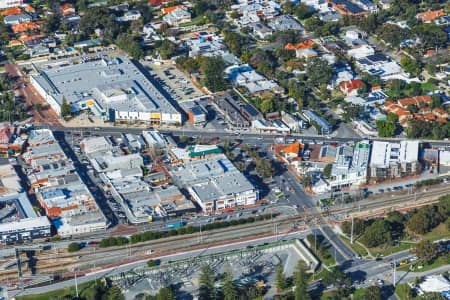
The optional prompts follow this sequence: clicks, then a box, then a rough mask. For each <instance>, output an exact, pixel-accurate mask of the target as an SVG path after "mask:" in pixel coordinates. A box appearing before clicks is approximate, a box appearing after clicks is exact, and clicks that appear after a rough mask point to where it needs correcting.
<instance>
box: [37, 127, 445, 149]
mask: <svg viewBox="0 0 450 300" xmlns="http://www.w3.org/2000/svg"><path fill="white" fill-rule="evenodd" d="M40 128H49V129H52V130H54V131H57V132H58V131H71V132H80V131H84V132H87V131H89V132H91V133H95V134H100V135H120V134H122V133H133V134H140V133H142V130H150V129H156V130H159V131H160V132H162V133H169V134H172V135H175V136H181V135H184V136H198V137H221V138H228V139H233V140H236V139H242V140H243V142H244V143H246V144H259V143H261V141H262V140H264V141H272V142H274V139H275V138H277V137H283V136H285V135H283V134H265V133H258V132H251V131H249V130H243V131H240V132H239V135H237V134H235V133H234V132H233V131H231V130H230V131H226V130H208V129H202V128H196V129H195V130H191V129H183V128H147V129H145V128H136V127H98V129H97V127H96V128H92V127H86V128H82V127H55V126H51V125H43V126H40ZM236 132H237V131H236ZM291 136H292V137H294V138H298V139H303V140H304V142H306V143H308V142H311V141H328V142H341V143H347V142H358V141H360V140H361V138H356V137H332V136H323V135H304V134H295V133H293V134H291ZM368 140H376V141H399V140H405V139H402V138H373V137H371V138H368ZM422 142H427V143H430V144H431V145H433V146H437V147H439V146H442V147H445V146H450V141H445V140H439V141H435V140H423V141H422Z"/></svg>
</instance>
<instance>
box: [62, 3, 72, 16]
mask: <svg viewBox="0 0 450 300" xmlns="http://www.w3.org/2000/svg"><path fill="white" fill-rule="evenodd" d="M61 13H62V15H63V16H68V15H71V14H74V13H75V6H73V4H71V3H64V4H61Z"/></svg>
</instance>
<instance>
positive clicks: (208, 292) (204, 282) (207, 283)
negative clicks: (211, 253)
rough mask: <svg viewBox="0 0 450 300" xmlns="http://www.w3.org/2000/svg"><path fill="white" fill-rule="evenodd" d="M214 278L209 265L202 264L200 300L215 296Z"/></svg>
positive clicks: (209, 299)
mask: <svg viewBox="0 0 450 300" xmlns="http://www.w3.org/2000/svg"><path fill="white" fill-rule="evenodd" d="M214 283H215V278H214V273H213V271H212V270H211V268H210V267H209V265H206V266H203V267H202V268H201V271H200V290H199V299H200V300H211V299H214V298H215V294H216V291H215V287H214Z"/></svg>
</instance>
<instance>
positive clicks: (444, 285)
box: [420, 275, 450, 293]
mask: <svg viewBox="0 0 450 300" xmlns="http://www.w3.org/2000/svg"><path fill="white" fill-rule="evenodd" d="M420 289H421V290H422V291H423V292H438V293H441V292H447V291H450V282H449V281H448V280H447V279H446V278H445V277H444V276H442V275H434V276H428V277H426V278H425V281H424V282H422V283H421V284H420Z"/></svg>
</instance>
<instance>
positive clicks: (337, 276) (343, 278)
mask: <svg viewBox="0 0 450 300" xmlns="http://www.w3.org/2000/svg"><path fill="white" fill-rule="evenodd" d="M323 284H324V286H326V287H327V286H330V285H335V286H338V287H341V286H350V284H351V279H350V277H348V275H347V274H345V273H344V272H342V271H341V270H339V268H337V267H335V268H333V269H332V270H331V271H330V272H327V273H326V274H325V276H324V277H323Z"/></svg>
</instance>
